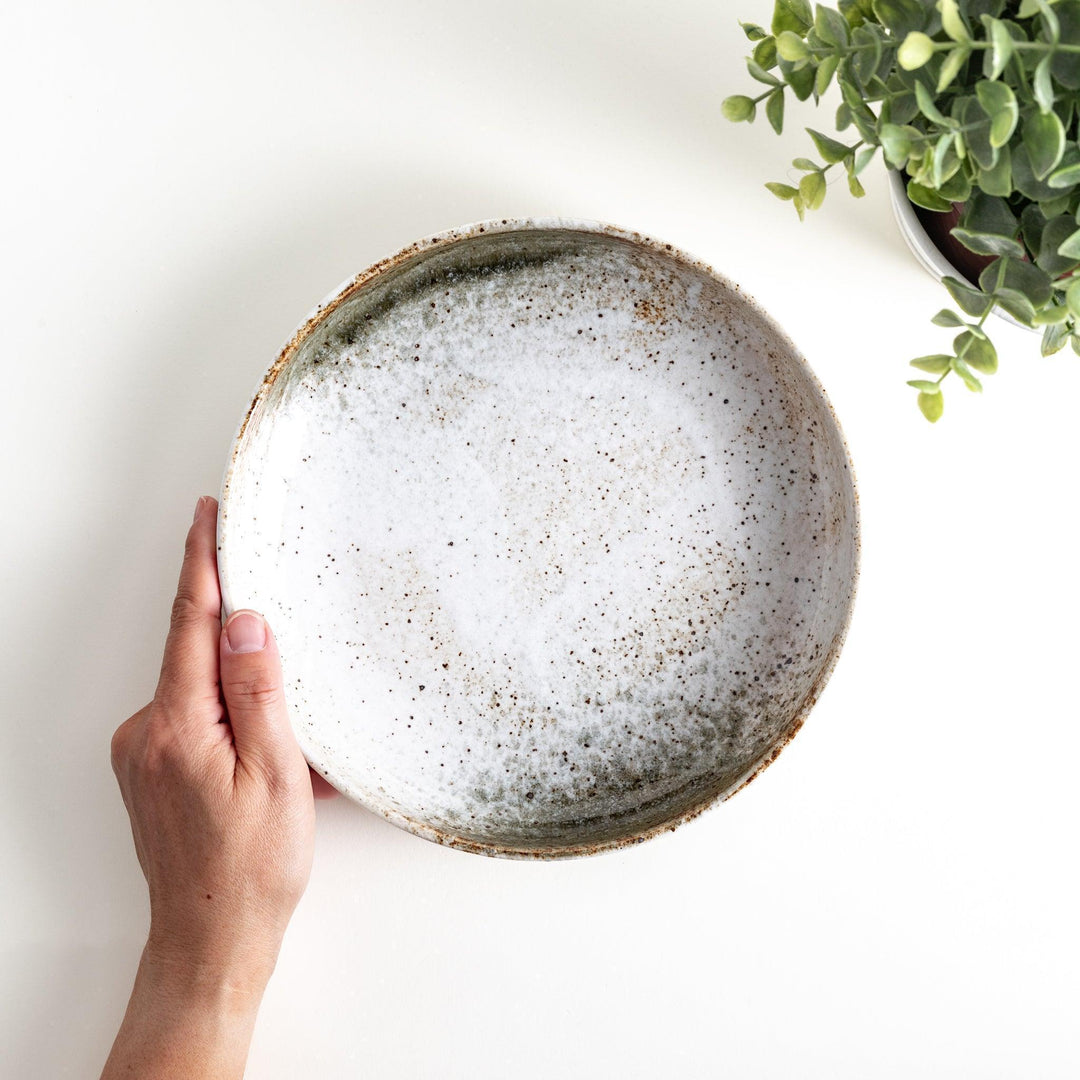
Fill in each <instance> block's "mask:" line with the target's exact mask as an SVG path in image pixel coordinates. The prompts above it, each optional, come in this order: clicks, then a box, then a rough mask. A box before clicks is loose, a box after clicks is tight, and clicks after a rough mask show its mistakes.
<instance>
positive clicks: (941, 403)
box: [915, 389, 945, 424]
mask: <svg viewBox="0 0 1080 1080" xmlns="http://www.w3.org/2000/svg"><path fill="white" fill-rule="evenodd" d="M915 400H916V402H917V403H918V406H919V411H920V412H921V413H922V414H923V416H925V417H926V419H927V420H929V421H930V423H931V424H936V423H937V422H938V421H939V420H940V419H941V414H942V413H943V412H944V411H945V399H944V398H943V397H942V395H941V390H940V389H939V390H938V391H937V393H936V394H929V393H925V392H920V393H919V396H918V397H917V398H916V399H915Z"/></svg>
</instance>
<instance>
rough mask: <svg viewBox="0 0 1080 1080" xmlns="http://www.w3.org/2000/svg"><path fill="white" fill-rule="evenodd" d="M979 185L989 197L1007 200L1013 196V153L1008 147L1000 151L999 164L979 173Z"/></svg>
mask: <svg viewBox="0 0 1080 1080" xmlns="http://www.w3.org/2000/svg"><path fill="white" fill-rule="evenodd" d="M978 184H979V187H980V188H981V189H982V190H983V191H985V192H986V194H987V195H999V196H1001V197H1002V198H1005V197H1007V196H1009V195H1011V194H1012V192H1013V181H1012V153H1011V151H1010V150H1009V148H1008V146H1003V147H1001V149H1000V150H998V159H997V164H996V165H995V166H994V167H993V168H992V169H981V170H980V171H979V176H978Z"/></svg>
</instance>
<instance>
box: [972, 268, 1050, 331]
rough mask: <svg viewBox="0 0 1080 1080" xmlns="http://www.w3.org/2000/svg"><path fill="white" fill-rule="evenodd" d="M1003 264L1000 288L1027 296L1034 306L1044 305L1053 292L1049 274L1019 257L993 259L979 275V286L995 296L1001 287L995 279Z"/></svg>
mask: <svg viewBox="0 0 1080 1080" xmlns="http://www.w3.org/2000/svg"><path fill="white" fill-rule="evenodd" d="M1003 264H1004V268H1005V270H1004V274H1003V275H1002V281H1001V288H1004V289H1007V290H1013V291H1016V292H1018V293H1020V294H1021V295H1022V296H1025V297H1027V300H1028V302H1029V303H1030V304H1031V305H1032V306H1033V307H1034V308H1041V307H1045V306H1046V304H1047V302H1048V301H1049V300H1050V297H1051V295H1052V294H1053V288H1052V286H1051V282H1050V276H1049V274H1047V273H1046V271H1045V270H1040V269H1039V268H1038V267H1037V266H1036V265H1035V264H1034V263H1029V262H1021V261H1020V260H1019V259H1009V258H1004V259H995V260H994V261H993V262H992V263H991V264H990V265H989V266H987V267H986V268H985V269H984V270H983V271H982V273H981V274H980V275H979V286H980V287H981V288H982V290H983V292H988V293H992V294H994V295H995V296H996V295H998V294H999V293H1000V291H1001V288H999V287H998V284H997V281H998V274H999V273H1001V268H1002V265H1003ZM1032 317H1034V316H1032Z"/></svg>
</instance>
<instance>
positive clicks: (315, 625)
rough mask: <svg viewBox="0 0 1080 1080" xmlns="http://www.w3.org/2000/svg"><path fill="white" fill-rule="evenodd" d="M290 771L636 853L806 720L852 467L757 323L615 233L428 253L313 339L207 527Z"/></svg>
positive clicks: (387, 798)
mask: <svg viewBox="0 0 1080 1080" xmlns="http://www.w3.org/2000/svg"><path fill="white" fill-rule="evenodd" d="M219 530H220V534H219V568H220V575H221V582H222V589H223V595H224V598H225V606H226V609H227V610H229V611H231V610H234V609H236V608H239V607H250V608H255V609H257V610H260V611H262V612H264V613H265V614H266V616H267V618H268V619H269V620H270V623H271V625H272V626H273V627H274V631H275V633H276V635H277V639H278V642H279V645H280V649H281V655H282V663H283V666H284V672H285V680H286V689H287V693H288V698H289V705H290V710H291V715H292V718H293V724H294V727H295V730H296V734H297V738H298V739H299V742H300V745H301V747H302V749H303V751H304V753H305V754H306V756H307V758H308V760H309V761H310V763H311V765H312V766H313V768H315V769H316V770H317V771H318V772H320V773H321V774H322V775H323V776H325V777H326V778H327V779H328V780H329V781H330V782H331V783H332V784H333V785H334V786H335V787H337V788H339V789H340V790H341V791H343V792H345V793H346V794H348V795H349V796H351V797H353V798H355V799H357V800H359V801H360V802H361V803H363V804H364V805H365V806H367V807H369V808H370V809H371V810H373V811H375V812H377V813H379V814H381V815H383V816H384V817H385V818H387V819H388V820H389V821H391V822H393V823H394V824H396V825H399V826H401V827H403V828H405V829H408V830H410V831H412V832H414V833H416V834H418V835H419V836H422V837H425V838H427V839H429V840H434V841H437V842H439V843H443V844H449V845H452V846H454V847H457V848H461V849H464V850H466V851H472V852H480V853H484V854H489V855H501V856H509V857H521V858H537V857H541V858H543V857H556V856H569V855H583V854H591V853H594V852H598V851H602V850H605V849H609V848H613V847H618V846H621V845H625V844H630V843H637V842H639V841H641V840H644V839H646V838H648V837H650V836H653V835H655V834H656V833H658V832H660V831H662V830H665V829H670V828H673V827H675V826H676V825H678V824H679V823H680V822H683V821H685V820H687V819H688V818H691V817H693V816H694V815H696V814H697V813H699V812H700V811H701V810H703V809H704V808H705V807H707V806H709V805H710V804H712V803H714V802H715V801H717V800H718V799H722V798H725V797H727V796H728V795H730V794H732V793H733V792H735V791H736V790H738V789H739V788H740V787H741V786H743V785H744V784H746V783H747V782H748V781H749V780H750V779H752V778H753V777H754V776H755V775H757V773H759V772H760V771H761V770H762V769H763V768H764V767H765V766H766V765H768V764H769V763H770V762H771V761H772V760H773V759H774V758H775V757H776V756H777V754H778V753H779V752H780V750H781V748H782V747H783V746H784V745H785V743H786V742H787V741H788V740H789V739H790V738H791V737H792V735H793V734H794V733H795V731H796V730H797V729H798V728H799V726H800V725H801V724H802V722H803V719H804V718H805V716H806V714H807V712H808V711H809V709H810V708H811V706H812V705H813V703H814V701H815V699H816V698H817V696H818V694H819V693H820V691H821V688H822V686H823V685H824V683H825V680H826V678H827V677H828V675H829V673H830V671H831V670H832V667H833V664H834V662H835V660H836V657H837V654H838V652H839V649H840V646H841V643H842V640H843V637H844V632H845V629H846V626H847V622H848V618H849V614H850V611H851V605H852V599H853V594H854V588H855V580H856V564H857V549H858V522H857V504H856V497H855V488H854V483H853V479H852V472H851V468H850V463H849V459H848V454H847V449H846V447H845V444H844V440H843V437H842V435H841V431H840V428H839V426H838V424H837V421H836V418H835V416H834V415H833V412H832V409H831V408H830V406H829V403H828V401H827V400H826V398H825V395H824V393H823V392H822V389H821V387H820V385H819V384H818V382H817V380H816V379H815V377H814V375H813V374H812V373H811V371H810V369H809V367H808V366H807V365H806V363H805V362H804V360H803V359H802V358H801V357H800V355H799V354H798V352H797V351H796V349H795V348H794V346H793V345H792V344H791V342H790V341H789V340H788V338H787V337H786V336H785V335H784V334H783V333H782V332H781V331H780V329H779V328H778V327H777V326H776V324H775V323H774V322H773V321H772V320H771V319H770V318H769V317H768V316H767V315H766V314H765V313H764V312H762V311H761V309H760V308H758V307H757V306H756V305H755V304H754V303H752V302H751V301H750V300H748V299H747V298H746V297H745V296H744V295H742V294H741V293H740V291H739V289H738V287H737V286H735V285H733V284H731V283H730V282H729V281H727V280H726V279H725V278H723V277H722V276H720V275H719V274H716V273H714V272H713V271H712V270H711V269H709V267H707V266H705V265H704V264H702V263H700V262H698V261H696V260H695V259H693V258H691V257H689V256H688V255H685V254H682V253H680V252H678V251H676V250H674V249H673V248H672V247H671V246H670V245H667V244H663V243H659V242H657V241H654V240H650V239H648V238H646V237H643V236H640V235H638V234H636V233H631V232H627V231H625V230H622V229H618V228H615V227H612V226H607V225H600V224H595V223H589V222H579V221H567V220H517V221H512V220H503V221H490V222H484V223H482V224H477V225H471V226H468V227H465V228H462V229H457V230H453V231H450V232H446V233H442V234H440V235H438V236H434V237H430V238H427V239H425V240H422V241H420V242H418V243H416V244H413V245H412V246H410V247H408V248H406V249H405V250H403V251H401V252H399V253H398V254H397V255H394V256H393V257H391V258H388V259H385V260H383V261H382V262H379V263H377V264H376V265H374V266H372V267H370V268H369V269H368V270H365V271H364V272H363V273H361V274H360V275H359V276H357V277H356V278H354V279H353V280H351V281H349V282H348V283H346V284H345V285H344V286H343V287H342V288H340V289H339V290H338V291H337V292H335V293H334V294H333V296H331V297H330V298H329V299H328V300H326V301H324V302H323V303H322V304H320V305H319V307H318V308H317V309H316V310H315V311H314V312H313V313H312V314H311V316H310V317H309V318H308V319H307V320H305V322H304V323H303V324H302V325H301V327H300V328H299V329H298V330H297V332H296V333H295V334H294V335H293V337H292V338H291V340H290V341H289V342H288V344H287V345H286V346H285V348H284V349H283V350H282V352H281V354H280V356H279V357H278V358H277V360H276V361H275V362H274V364H273V366H272V367H271V368H270V370H269V372H268V374H267V375H266V377H265V379H264V380H263V382H262V385H261V386H260V387H259V390H258V392H257V394H256V395H255V399H254V401H253V402H252V404H251V407H250V409H249V410H248V412H247V415H246V416H245V417H244V419H243V422H242V423H241V425H240V430H239V433H238V435H237V438H236V442H235V445H234V448H233V452H232V456H231V460H230V461H229V463H228V466H227V469H226V474H225V481H224V488H223V492H222V498H221V514H220V519H219Z"/></svg>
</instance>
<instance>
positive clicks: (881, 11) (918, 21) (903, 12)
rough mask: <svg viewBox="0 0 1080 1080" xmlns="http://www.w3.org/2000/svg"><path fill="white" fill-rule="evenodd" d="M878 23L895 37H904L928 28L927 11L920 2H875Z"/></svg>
mask: <svg viewBox="0 0 1080 1080" xmlns="http://www.w3.org/2000/svg"><path fill="white" fill-rule="evenodd" d="M873 11H874V14H875V15H876V16H877V21H878V22H879V23H881V25H882V26H884V27H885V29H886V30H888V31H889V33H891V34H892V35H893V36H894V37H898V38H900V37H904V36H905V35H906V34H909V33H911V32H912V31H913V30H922V29H923V27H925V26H926V19H927V14H928V13H927V11H926V10H925V9H924V8H923V6H922V4H920V3H919V0H873Z"/></svg>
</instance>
